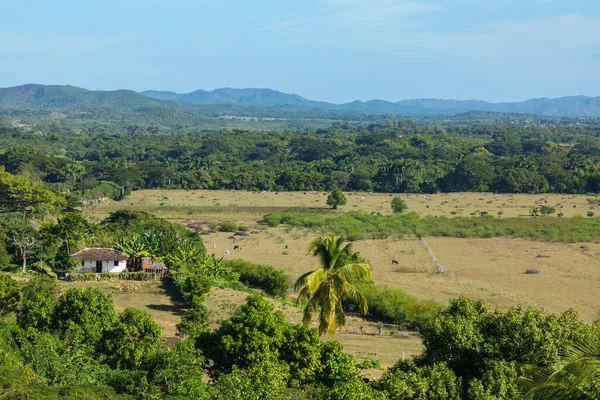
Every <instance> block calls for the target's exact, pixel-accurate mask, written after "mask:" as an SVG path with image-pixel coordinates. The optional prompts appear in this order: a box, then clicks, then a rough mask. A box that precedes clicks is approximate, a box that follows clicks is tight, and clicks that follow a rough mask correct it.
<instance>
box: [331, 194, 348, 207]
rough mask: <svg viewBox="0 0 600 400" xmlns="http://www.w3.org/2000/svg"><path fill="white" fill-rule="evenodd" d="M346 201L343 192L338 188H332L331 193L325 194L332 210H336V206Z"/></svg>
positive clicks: (342, 204) (344, 203)
mask: <svg viewBox="0 0 600 400" xmlns="http://www.w3.org/2000/svg"><path fill="white" fill-rule="evenodd" d="M347 201H348V200H346V196H344V192H342V191H341V190H340V189H333V191H332V192H331V194H330V195H329V196H327V205H328V206H331V207H332V208H333V209H334V210H337V208H338V206H344V205H346V203H347Z"/></svg>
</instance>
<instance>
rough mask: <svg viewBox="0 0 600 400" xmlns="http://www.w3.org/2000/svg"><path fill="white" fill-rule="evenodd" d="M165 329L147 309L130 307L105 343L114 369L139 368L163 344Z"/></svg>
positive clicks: (109, 361)
mask: <svg viewBox="0 0 600 400" xmlns="http://www.w3.org/2000/svg"><path fill="white" fill-rule="evenodd" d="M161 333H162V329H160V328H159V327H158V325H156V323H155V322H154V320H153V319H152V316H151V315H150V314H148V313H147V312H146V311H142V310H136V309H133V308H127V309H125V311H123V312H122V313H121V314H120V315H119V318H118V319H117V321H116V324H115V325H114V326H113V327H111V328H110V329H107V330H105V332H104V338H103V341H102V346H103V348H104V349H105V351H104V353H105V354H107V356H108V357H107V358H108V360H107V361H108V364H109V365H111V366H112V367H113V368H117V367H118V368H126V369H136V368H139V367H141V366H142V365H144V363H145V361H146V360H147V359H148V358H150V357H152V356H153V355H154V353H156V351H157V350H158V348H159V346H160V345H161V344H162V342H163V339H162V337H161Z"/></svg>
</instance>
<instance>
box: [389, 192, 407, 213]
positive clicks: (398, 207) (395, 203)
mask: <svg viewBox="0 0 600 400" xmlns="http://www.w3.org/2000/svg"><path fill="white" fill-rule="evenodd" d="M391 205H392V211H393V212H394V213H396V214H401V213H403V212H404V211H406V210H408V205H406V202H405V201H404V200H402V198H401V197H398V196H396V197H394V198H393V199H392V202H391Z"/></svg>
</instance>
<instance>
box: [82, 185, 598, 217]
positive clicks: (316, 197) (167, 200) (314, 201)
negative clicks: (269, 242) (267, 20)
mask: <svg viewBox="0 0 600 400" xmlns="http://www.w3.org/2000/svg"><path fill="white" fill-rule="evenodd" d="M327 194H328V193H325V192H242V191H223V190H214V191H213V190H189V191H187V190H140V191H136V192H133V193H132V194H131V195H130V196H129V197H128V198H127V199H125V200H124V201H121V202H113V201H107V202H103V203H99V204H95V205H91V206H90V207H89V208H88V211H89V212H90V213H91V214H92V215H96V216H98V217H103V216H106V215H107V214H108V213H109V212H111V211H114V210H118V209H122V208H128V209H134V210H145V211H151V212H155V213H157V214H159V215H162V216H163V217H165V218H169V219H173V220H190V221H192V220H209V221H221V220H231V221H234V222H240V223H248V222H252V221H255V220H256V219H257V218H256V216H261V215H263V214H265V213H267V212H269V211H282V210H285V209H288V208H290V207H305V208H327V205H326V204H325V202H326V199H327ZM391 196H392V195H389V194H385V193H346V197H347V199H348V204H347V205H345V206H343V207H341V210H342V211H365V212H372V211H374V212H380V213H382V214H390V213H391V212H392V211H391V207H390V200H391ZM401 197H402V198H403V199H405V201H406V203H407V204H408V207H409V209H410V210H412V211H416V212H417V213H418V214H419V215H445V216H451V215H453V214H452V213H453V212H454V213H455V215H462V216H469V215H470V214H471V213H479V212H482V211H487V212H488V213H489V214H490V215H494V216H495V215H497V213H498V211H502V212H503V216H504V217H517V216H527V215H529V207H530V206H532V205H547V206H551V207H555V208H556V209H557V212H559V211H560V212H562V213H563V214H564V215H565V217H571V216H575V215H582V216H585V214H586V212H587V211H588V210H590V209H594V210H595V209H596V206H595V205H589V204H588V201H587V198H588V197H589V196H585V195H560V194H544V195H541V194H538V195H529V194H515V195H512V194H495V193H443V194H433V195H422V194H419V195H417V194H406V195H405V194H403V195H401Z"/></svg>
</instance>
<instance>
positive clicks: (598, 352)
mask: <svg viewBox="0 0 600 400" xmlns="http://www.w3.org/2000/svg"><path fill="white" fill-rule="evenodd" d="M590 339H591V340H590ZM599 383H600V331H598V330H596V331H595V332H594V334H593V335H592V337H591V338H578V340H576V341H574V342H573V343H571V344H570V345H569V346H568V347H567V349H566V351H565V352H564V355H563V356H562V358H561V359H560V361H559V362H557V363H556V364H554V365H553V366H552V367H551V368H549V369H548V370H545V371H541V372H540V373H539V374H538V376H537V378H536V379H535V380H534V381H533V382H532V384H531V388H530V390H529V391H528V392H527V394H526V396H525V398H526V399H531V400H545V399H597V398H598V397H599V395H600V384H599Z"/></svg>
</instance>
